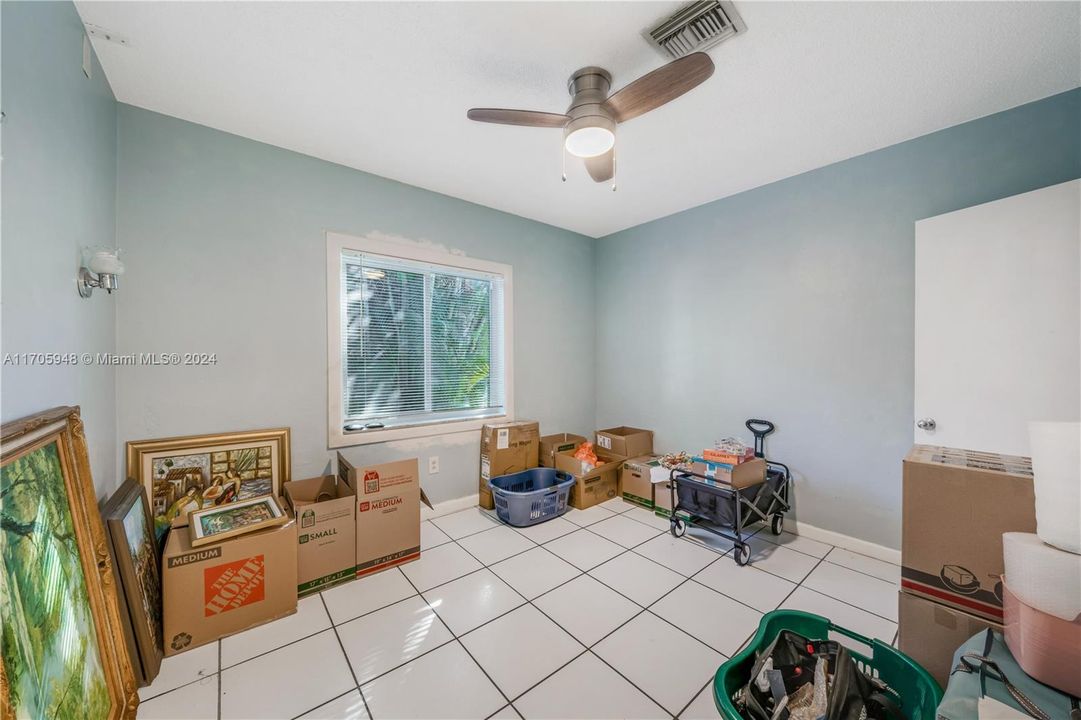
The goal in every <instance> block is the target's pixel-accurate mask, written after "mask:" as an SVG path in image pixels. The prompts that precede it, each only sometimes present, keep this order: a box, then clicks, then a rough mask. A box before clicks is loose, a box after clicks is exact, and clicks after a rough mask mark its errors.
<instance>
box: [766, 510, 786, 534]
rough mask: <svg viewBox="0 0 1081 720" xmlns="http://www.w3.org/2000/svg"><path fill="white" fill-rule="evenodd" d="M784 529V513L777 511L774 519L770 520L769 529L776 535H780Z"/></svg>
mask: <svg viewBox="0 0 1081 720" xmlns="http://www.w3.org/2000/svg"><path fill="white" fill-rule="evenodd" d="M783 529H784V515H782V514H781V513H777V514H776V515H774V516H773V519H772V520H771V521H770V524H769V530H770V532H771V533H773V534H774V535H780V534H781V531H782V530H783Z"/></svg>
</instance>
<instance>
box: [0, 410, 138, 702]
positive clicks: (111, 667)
mask: <svg viewBox="0 0 1081 720" xmlns="http://www.w3.org/2000/svg"><path fill="white" fill-rule="evenodd" d="M50 421H52V422H51V423H50ZM35 429H36V430H37V432H34V430H35ZM0 455H2V460H0V560H2V562H3V566H2V569H0V615H2V617H3V636H2V638H0V659H2V671H3V672H2V678H3V681H4V682H3V683H0V693H3V695H4V697H0V705H2V706H3V708H4V715H5V716H6V717H17V718H55V719H56V720H68V719H70V720H83V719H84V718H90V719H93V720H97V719H99V718H119V717H129V716H132V715H134V710H135V705H136V704H137V703H138V699H137V696H136V694H135V685H134V677H133V675H132V673H131V666H130V665H129V664H128V659H127V655H126V653H124V652H123V649H122V647H121V643H122V642H123V636H122V634H121V631H120V627H119V612H118V606H117V604H116V599H115V597H112V596H111V594H110V593H108V592H106V591H105V590H104V587H106V586H107V584H108V582H111V580H112V568H111V566H110V564H109V563H108V562H107V561H106V562H104V564H102V563H100V562H98V561H97V560H96V559H95V554H94V549H93V548H95V547H100V546H101V545H100V543H103V542H104V539H105V536H104V528H103V527H102V525H101V520H100V517H99V516H98V511H97V506H96V503H95V502H94V500H95V498H94V489H93V481H92V480H91V478H90V469H89V461H88V458H87V455H86V445H85V437H84V436H83V434H82V421H81V419H80V418H79V415H78V409H77V408H57V409H56V410H54V411H49V412H47V413H42V414H40V415H38V416H33V417H31V418H28V419H26V420H23V421H18V422H15V423H9V424H7V425H4V426H3V449H2V452H0ZM88 573H89V574H88ZM103 578H104V579H105V581H104V582H103Z"/></svg>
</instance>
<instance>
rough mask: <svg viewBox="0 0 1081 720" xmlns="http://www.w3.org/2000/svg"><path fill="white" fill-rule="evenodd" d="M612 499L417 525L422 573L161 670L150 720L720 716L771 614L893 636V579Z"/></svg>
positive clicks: (383, 582) (409, 568)
mask: <svg viewBox="0 0 1081 720" xmlns="http://www.w3.org/2000/svg"><path fill="white" fill-rule="evenodd" d="M666 529H667V523H666V521H664V520H663V519H661V518H657V517H656V516H654V515H651V514H650V513H649V512H647V511H645V510H642V509H641V508H632V506H631V505H628V504H625V503H623V502H622V501H618V500H616V501H609V502H607V503H604V504H603V505H602V506H598V507H595V508H591V509H590V510H587V511H584V512H583V511H579V510H572V511H570V512H568V513H567V515H565V516H564V517H563V518H559V519H557V520H554V521H550V522H546V523H542V524H541V525H536V526H534V527H532V528H522V529H521V530H518V529H511V528H509V527H507V526H503V525H500V524H499V523H498V522H497V521H496V520H495V519H494V518H493V516H491V515H490V514H488V513H485V512H483V511H480V510H477V509H469V510H464V511H462V512H459V513H455V514H453V515H447V516H444V517H440V518H436V519H434V520H433V521H430V522H425V523H424V524H423V528H422V543H423V547H424V550H423V555H422V556H421V559H420V560H417V561H416V562H412V563H409V564H407V565H403V566H401V567H400V568H392V569H390V570H386V571H384V572H381V573H378V574H376V575H372V576H369V577H366V578H364V579H362V580H357V581H353V582H350V583H347V584H345V585H340V586H338V587H336V588H332V589H330V590H326V591H324V592H323V593H321V594H318V595H315V596H312V597H308V598H305V599H304V600H302V601H301V602H300V606H299V608H298V611H297V613H296V614H295V615H292V616H290V617H288V618H284V619H282V620H278V621H276V622H274V623H272V624H269V625H264V626H261V627H259V628H255V629H252V630H249V631H247V632H245V633H241V634H239V635H234V636H232V637H229V638H225V639H224V640H222V641H221V642H219V643H213V644H211V645H207V646H204V647H201V648H196V649H194V650H191V651H189V652H186V653H183V654H181V655H177V656H176V657H172V658H168V659H166V660H165V661H164V662H163V663H162V669H161V674H160V675H159V676H158V678H157V680H155V682H154V684H153V685H151V686H150V687H148V688H143V689H142V690H141V691H140V692H139V696H140V698H141V699H142V704H141V705H140V707H139V717H140V718H159V719H162V720H187V719H188V718H193V719H194V718H209V719H211V720H216V719H220V720H226V719H229V718H244V719H247V720H254V719H258V720H270V719H271V718H322V719H325V720H332V719H349V720H353V719H356V720H362V719H364V718H370V717H371V718H488V717H495V718H518V717H522V718H672V717H679V718H712V717H717V713H716V709H715V708H714V705H713V698H712V695H711V691H710V687H709V684H710V681H711V679H712V677H713V674H714V672H716V670H717V667H718V665H720V663H722V662H723V661H724V659H725V658H726V657H728V656H730V655H732V654H733V653H735V652H736V651H737V650H738V649H739V648H740V647H741V646H743V645H744V644H745V643H746V642H747V640H748V639H749V638H750V636H751V635H753V633H754V631H755V630H756V629H757V627H758V620H759V618H760V617H761V614H762V613H763V612H768V611H769V610H773V609H775V608H778V607H786V608H798V609H803V610H809V611H811V612H817V613H819V614H822V615H825V616H827V617H829V618H831V619H833V620H834V621H836V622H837V623H839V624H840V625H843V626H845V627H848V628H850V629H852V630H855V631H856V632H859V633H861V634H863V635H867V636H872V637H878V638H882V639H885V640H887V641H891V642H892V641H894V640H895V637H896V631H897V625H896V619H897V590H898V583H899V582H900V568H898V567H897V566H896V565H891V564H890V563H886V562H882V561H881V560H876V559H873V558H869V557H866V556H864V555H859V554H857V553H853V552H851V551H848V550H843V549H841V548H834V547H832V546H830V545H827V544H825V543H821V542H817V541H814V540H810V539H807V538H802V537H799V536H796V535H791V534H789V533H783V534H782V535H780V536H779V537H774V536H773V535H770V534H769V530H764V531H763V530H760V531H759V532H758V533H757V534H756V535H755V536H754V538H753V539H752V542H751V545H752V549H753V551H754V552H753V555H752V564H751V565H750V566H748V567H743V568H741V567H738V566H736V564H735V562H733V560H732V558H731V556H730V554H727V553H728V550H729V549H730V547H731V544H730V543H727V542H725V541H717V540H716V539H714V538H712V537H706V536H705V535H703V534H701V533H697V534H692V533H689V534H688V536H687V537H686V538H683V539H678V540H677V539H675V538H673V537H672V536H671V535H668V534H667V533H666V532H665V531H666Z"/></svg>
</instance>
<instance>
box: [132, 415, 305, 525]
mask: <svg viewBox="0 0 1081 720" xmlns="http://www.w3.org/2000/svg"><path fill="white" fill-rule="evenodd" d="M290 463H291V461H290V455H289V428H273V429H269V430H248V431H242V432H231V433H219V434H215V435H187V436H184V437H173V438H163V439H158V440H137V441H132V442H128V443H127V474H128V477H130V478H134V479H135V481H136V482H138V483H139V484H140V485H142V486H143V488H144V489H145V490H146V496H147V500H148V501H149V502H150V512H151V515H152V516H153V517H154V524H155V530H156V532H157V534H158V536H159V537H160V536H161V534H162V533H163V532H164V529H165V528H166V527H168V526H169V525H170V524H172V523H173V522H174V521H177V520H179V521H183V520H184V519H185V518H186V516H187V514H188V513H189V512H190V511H192V510H201V509H204V508H207V507H214V506H221V505H226V504H228V503H230V502H235V501H236V500H246V499H249V498H252V497H261V496H264V495H272V496H274V497H277V496H278V495H280V494H281V488H282V484H283V483H287V482H289V478H290Z"/></svg>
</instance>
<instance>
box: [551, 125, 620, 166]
mask: <svg viewBox="0 0 1081 720" xmlns="http://www.w3.org/2000/svg"><path fill="white" fill-rule="evenodd" d="M563 142H564V145H565V146H566V148H567V152H569V153H570V154H571V155H574V156H575V157H581V158H586V157H597V156H598V155H603V154H605V153H606V152H608V151H609V150H611V149H612V146H613V145H615V144H616V135H615V133H613V132H612V131H611V130H609V129H608V128H606V127H596V126H591V127H583V128H578V129H577V130H575V131H574V132H571V133H569V134H568V135H567V137H566V139H565V140H564V141H563Z"/></svg>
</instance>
